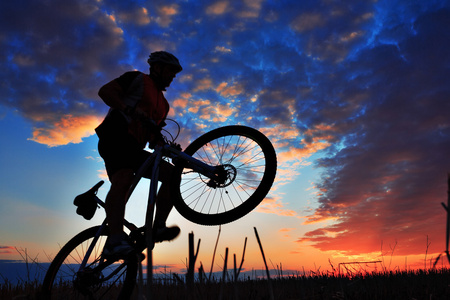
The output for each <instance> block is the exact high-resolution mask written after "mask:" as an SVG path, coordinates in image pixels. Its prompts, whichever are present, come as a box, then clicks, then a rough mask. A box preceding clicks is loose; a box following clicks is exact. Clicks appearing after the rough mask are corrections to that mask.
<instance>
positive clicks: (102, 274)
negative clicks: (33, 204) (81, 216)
mask: <svg viewBox="0 0 450 300" xmlns="http://www.w3.org/2000/svg"><path fill="white" fill-rule="evenodd" d="M99 229H100V226H96V227H91V228H88V229H86V230H84V231H82V232H81V233H79V234H78V235H76V236H75V237H73V238H72V239H71V240H70V241H69V242H68V243H67V244H66V245H64V247H63V248H62V249H61V250H60V251H59V253H58V254H57V255H56V257H55V258H54V259H53V262H52V263H51V265H50V267H49V269H48V271H47V273H46V275H45V278H44V282H43V284H42V291H41V292H42V297H41V298H43V299H51V300H54V299H58V300H59V299H64V300H71V299H129V298H130V297H131V294H132V292H133V289H134V286H135V283H136V274H137V257H134V256H131V257H130V258H129V259H127V260H126V261H125V260H119V261H108V260H105V259H103V258H102V256H101V254H102V251H103V246H104V244H105V241H106V238H107V236H108V235H109V231H108V228H106V227H104V229H103V230H102V232H100V236H99V238H98V240H97V241H96V242H95V246H94V248H93V251H92V253H91V255H90V256H89V259H88V261H87V264H86V267H85V268H84V269H83V270H80V265H81V262H82V261H83V258H84V257H85V256H86V252H87V250H88V249H89V246H90V245H91V244H92V243H93V241H95V236H96V234H97V232H98V231H99Z"/></svg>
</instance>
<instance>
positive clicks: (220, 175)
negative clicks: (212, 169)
mask: <svg viewBox="0 0 450 300" xmlns="http://www.w3.org/2000/svg"><path fill="white" fill-rule="evenodd" d="M216 169H217V180H213V179H210V180H209V181H208V182H207V183H206V184H207V185H208V186H209V187H212V188H218V187H219V188H224V187H227V186H229V185H230V184H232V183H233V182H234V180H235V179H236V175H237V170H236V168H235V167H234V166H233V165H230V164H225V165H220V166H217V167H216ZM202 180H203V178H202ZM203 181H205V180H203ZM205 182H206V181H205Z"/></svg>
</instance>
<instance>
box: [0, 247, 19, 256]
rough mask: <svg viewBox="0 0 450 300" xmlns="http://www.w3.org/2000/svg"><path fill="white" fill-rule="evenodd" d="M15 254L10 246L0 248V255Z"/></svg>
mask: <svg viewBox="0 0 450 300" xmlns="http://www.w3.org/2000/svg"><path fill="white" fill-rule="evenodd" d="M13 253H16V248H14V247H12V246H0V254H13Z"/></svg>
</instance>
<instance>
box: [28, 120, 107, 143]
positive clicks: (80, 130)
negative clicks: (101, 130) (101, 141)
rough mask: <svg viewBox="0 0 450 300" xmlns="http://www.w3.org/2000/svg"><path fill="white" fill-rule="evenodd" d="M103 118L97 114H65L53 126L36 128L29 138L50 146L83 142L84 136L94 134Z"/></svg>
mask: <svg viewBox="0 0 450 300" xmlns="http://www.w3.org/2000/svg"><path fill="white" fill-rule="evenodd" d="M101 120H102V118H99V117H97V116H81V117H74V116H72V115H64V116H63V117H62V118H61V120H60V121H58V122H56V123H55V124H53V126H52V127H51V128H34V131H33V137H31V138H29V140H32V141H34V142H37V143H39V144H44V145H47V146H49V147H56V146H62V145H67V144H69V143H74V144H77V143H81V142H82V138H84V137H88V136H91V135H92V134H94V129H95V128H96V127H97V126H98V124H100V122H101Z"/></svg>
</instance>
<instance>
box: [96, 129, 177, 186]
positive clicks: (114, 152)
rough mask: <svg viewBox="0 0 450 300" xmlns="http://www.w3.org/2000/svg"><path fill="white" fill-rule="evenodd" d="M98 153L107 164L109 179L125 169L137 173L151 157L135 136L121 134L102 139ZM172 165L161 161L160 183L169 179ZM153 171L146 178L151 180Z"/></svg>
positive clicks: (99, 142)
mask: <svg viewBox="0 0 450 300" xmlns="http://www.w3.org/2000/svg"><path fill="white" fill-rule="evenodd" d="M98 152H99V154H100V156H101V157H102V158H103V160H104V162H105V168H106V172H107V174H108V177H109V178H111V176H112V175H113V174H114V173H116V172H117V171H119V170H123V169H133V170H134V171H135V172H136V171H137V170H138V169H139V167H140V166H141V165H142V164H143V163H144V161H145V160H146V159H147V158H148V157H149V155H150V152H148V151H146V150H144V149H142V147H141V146H140V145H139V144H138V142H137V141H136V140H135V139H134V137H133V136H131V135H129V134H119V135H116V136H114V137H102V138H100V139H99V141H98ZM171 167H172V165H171V164H170V163H168V162H167V161H165V160H162V161H161V165H160V176H159V181H164V179H165V178H166V177H168V176H169V175H168V172H170V171H169V170H171ZM150 172H151V170H149V172H148V173H147V174H145V175H144V177H146V178H149V177H150V174H151V173H150Z"/></svg>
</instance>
